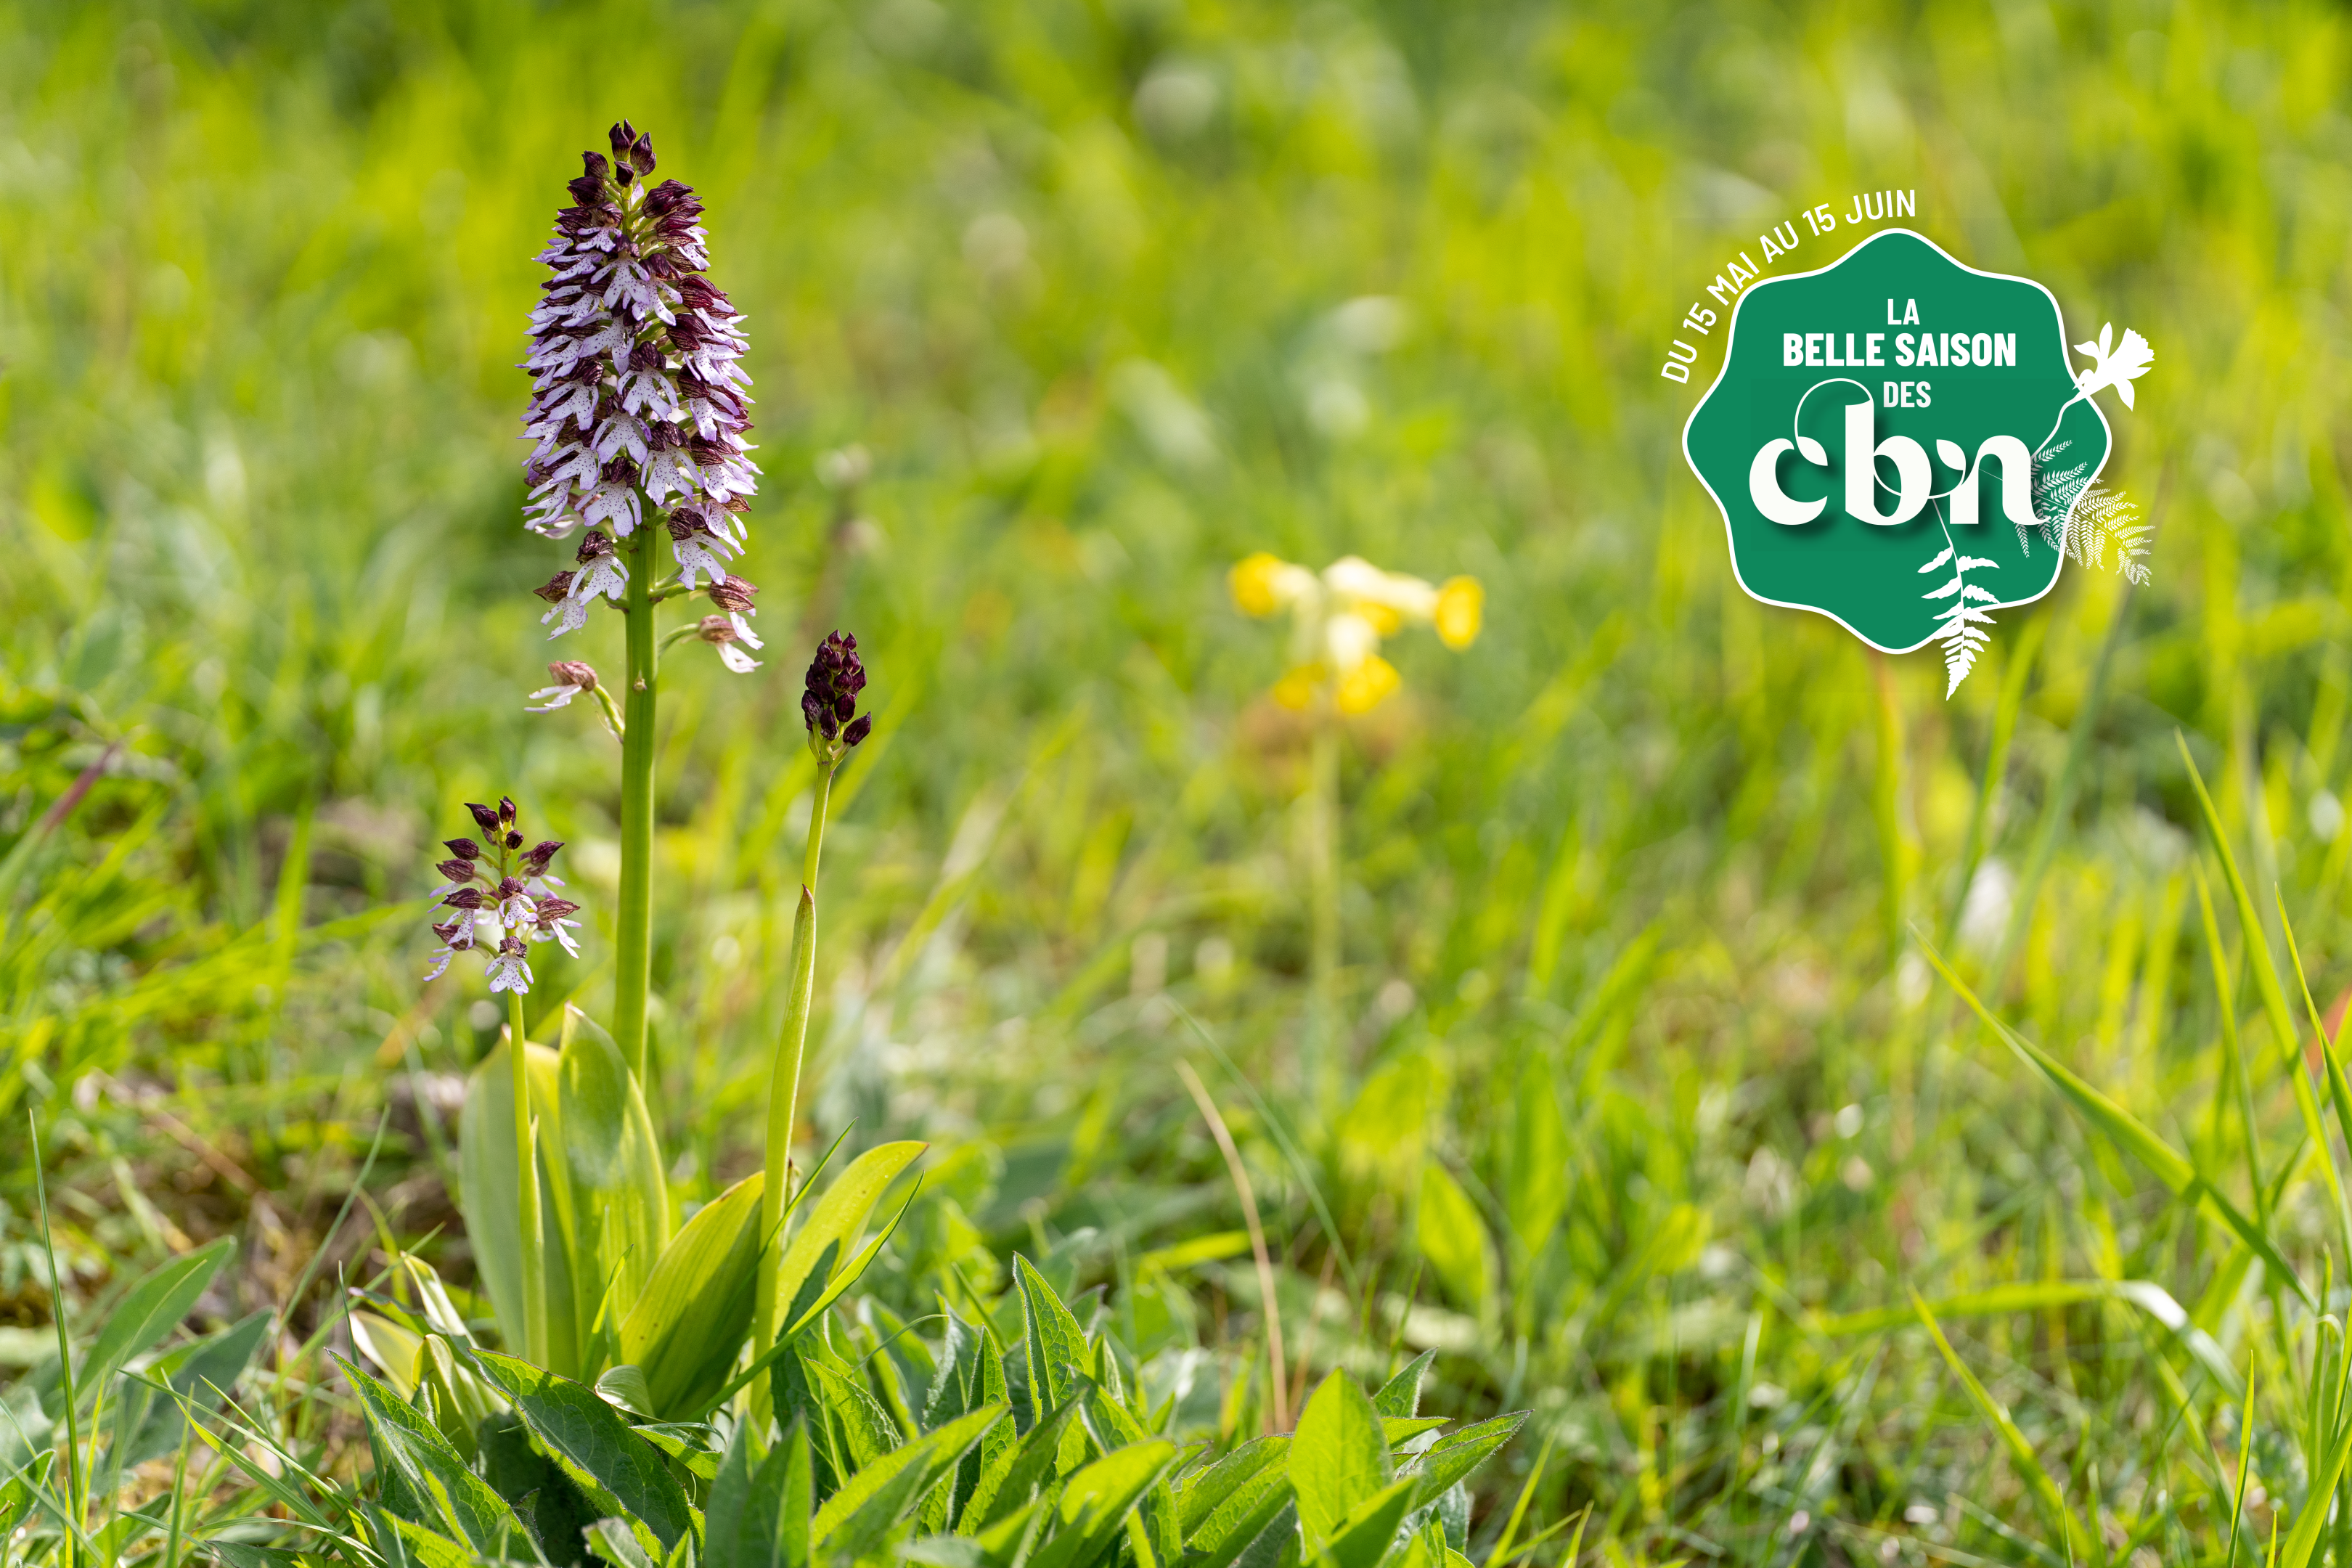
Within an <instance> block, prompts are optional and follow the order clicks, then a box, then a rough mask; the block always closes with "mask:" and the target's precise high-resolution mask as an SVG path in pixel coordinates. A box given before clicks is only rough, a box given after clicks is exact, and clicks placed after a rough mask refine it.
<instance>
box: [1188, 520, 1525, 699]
mask: <svg viewBox="0 0 2352 1568" xmlns="http://www.w3.org/2000/svg"><path fill="white" fill-rule="evenodd" d="M1229 581H1230V585H1231V587H1232V590H1233V595H1234V604H1235V605H1237V606H1239V608H1240V609H1241V610H1242V611H1243V613H1244V614H1245V615H1251V616H1271V615H1273V614H1275V613H1276V611H1278V610H1285V609H1286V610H1288V611H1290V612H1291V617H1292V619H1291V668H1290V669H1289V671H1288V672H1287V673H1286V674H1285V675H1284V676H1283V678H1282V679H1281V680H1280V681H1279V682H1277V683H1276V686H1275V689H1274V696H1275V700H1276V701H1277V702H1280V703H1281V704H1282V705H1283V706H1285V707H1286V708H1295V709H1302V710H1303V709H1307V708H1310V707H1313V706H1314V705H1315V704H1316V703H1317V701H1318V700H1328V701H1329V702H1330V703H1331V705H1332V706H1334V707H1336V708H1337V709H1338V710H1339V711H1340V712H1342V713H1351V714H1352V713H1369V712H1370V711H1371V710H1373V709H1374V708H1377V707H1378V706H1380V704H1381V701H1382V700H1385V699H1386V698H1387V697H1388V695H1389V693H1391V692H1392V691H1394V690H1395V689H1397V686H1398V684H1399V678H1398V675H1397V672H1396V667H1395V666H1393V665H1391V664H1390V663H1389V661H1388V660H1386V659H1384V658H1381V652H1380V649H1381V638H1382V637H1389V636H1392V635H1393V634H1395V633H1396V632H1398V631H1400V630H1402V628H1403V627H1404V626H1406V625H1407V624H1408V623H1412V624H1414V625H1422V626H1433V627H1435V628H1436V631H1437V636H1438V640H1440V641H1441V642H1443V643H1444V644H1445V646H1446V647H1450V648H1465V647H1469V646H1470V645H1471V643H1473V642H1475V641H1476V640H1477V637H1478V628H1479V626H1480V623H1481V621H1482V619H1483V617H1484V615H1485V610H1486V590H1485V589H1483V588H1481V587H1480V586H1479V585H1478V581H1477V579H1476V578H1475V577H1454V578H1449V579H1448V580H1447V581H1446V582H1444V584H1430V583H1426V582H1423V580H1422V579H1421V578H1419V577H1408V576H1406V575H1404V574H1402V573H1397V572H1383V571H1381V569H1380V568H1379V567H1377V566H1375V565H1373V564H1372V563H1370V562H1369V561H1366V560H1364V559H1363V558H1362V557H1361V556H1357V555H1345V556H1342V557H1340V558H1339V560H1337V561H1334V562H1333V563H1331V564H1330V565H1328V566H1327V567H1325V568H1324V569H1323V571H1322V572H1321V573H1320V574H1317V573H1314V572H1310V571H1308V570H1307V568H1306V567H1304V566H1297V565H1293V564H1292V563H1289V562H1287V561H1282V560H1279V559H1277V558H1276V557H1275V556H1272V555H1269V554H1266V553H1265V552H1259V553H1257V554H1255V555H1252V556H1251V557H1249V558H1248V559H1247V560H1245V561H1244V562H1242V563H1239V564H1238V565H1236V566H1235V567H1234V569H1233V573H1232V574H1231V577H1230V580H1229Z"/></svg>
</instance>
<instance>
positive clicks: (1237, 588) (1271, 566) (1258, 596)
mask: <svg viewBox="0 0 2352 1568" xmlns="http://www.w3.org/2000/svg"><path fill="white" fill-rule="evenodd" d="M1281 571H1282V563H1281V562H1280V561H1278V560H1276V559H1275V558H1274V557H1273V556H1271V555H1268V554H1267V553H1266V552H1265V551H1263V550H1261V551H1259V552H1257V553H1256V554H1255V555H1253V556H1251V557H1250V558H1249V559H1247V560H1246V561H1243V562H1241V563H1238V564H1236V565H1235V566H1234V569H1233V571H1232V572H1230V573H1229V574H1226V578H1225V581H1226V583H1227V584H1228V585H1229V586H1230V587H1231V588H1232V589H1233V592H1234V605H1236V606H1237V607H1238V608H1239V609H1240V610H1241V613H1242V614H1244V615H1245V616H1270V615H1272V614H1274V612H1275V611H1276V610H1278V609H1280V608H1281V607H1282V602H1281V601H1280V600H1279V599H1277V598H1276V597H1275V587H1274V584H1275V579H1276V576H1277V575H1279V574H1280V573H1281Z"/></svg>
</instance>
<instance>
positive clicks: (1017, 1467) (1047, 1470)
mask: <svg viewBox="0 0 2352 1568" xmlns="http://www.w3.org/2000/svg"><path fill="white" fill-rule="evenodd" d="M1077 1415H1078V1405H1077V1401H1076V1400H1068V1401H1066V1402H1065V1403H1064V1404H1063V1405H1062V1407H1061V1408H1060V1409H1058V1410H1056V1411H1055V1412H1054V1413H1053V1414H1052V1415H1048V1416H1046V1417H1045V1420H1043V1421H1041V1422H1039V1423H1038V1424H1037V1425H1036V1426H1032V1427H1030V1428H1029V1430H1028V1433H1027V1434H1026V1435H1025V1436H1023V1437H1022V1439H1021V1446H1020V1447H1017V1448H1013V1449H1009V1450H1006V1451H1005V1452H1004V1453H1003V1456H1002V1459H1001V1464H1000V1462H999V1461H997V1460H992V1461H991V1462H990V1464H989V1466H988V1467H987V1468H983V1469H982V1471H981V1476H980V1484H979V1486H977V1487H975V1488H974V1489H972V1494H971V1501H970V1502H969V1503H967V1504H965V1505H964V1512H965V1514H966V1516H967V1518H969V1517H971V1516H977V1517H978V1519H979V1521H980V1524H981V1527H982V1529H983V1530H984V1529H986V1528H987V1527H989V1526H990V1525H992V1524H997V1523H1000V1522H1002V1521H1004V1520H1005V1519H1007V1518H1010V1517H1011V1516H1012V1514H1013V1512H1014V1511H1015V1510H1018V1509H1020V1508H1022V1507H1024V1506H1025V1505H1026V1504H1027V1503H1028V1502H1029V1500H1031V1499H1032V1498H1033V1497H1034V1496H1035V1495H1036V1493H1037V1489H1038V1488H1039V1487H1041V1486H1043V1485H1045V1482H1046V1481H1047V1480H1048V1479H1051V1478H1052V1476H1053V1473H1054V1459H1055V1455H1056V1454H1057V1453H1059V1452H1060V1450H1061V1447H1062V1438H1063V1437H1064V1436H1066V1434H1067V1433H1068V1431H1069V1428H1070V1426H1071V1424H1072V1423H1073V1422H1075V1421H1076V1419H1077ZM966 1528H969V1526H967V1527H966Z"/></svg>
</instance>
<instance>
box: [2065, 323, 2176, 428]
mask: <svg viewBox="0 0 2352 1568" xmlns="http://www.w3.org/2000/svg"><path fill="white" fill-rule="evenodd" d="M2115 336H2116V324H2115V323H2114V322H2113V321H2109V322H2107V323H2106V324H2105V326H2102V327H2101V328H2100V329H2099V341H2098V342H2095V343H2076V344H2075V345H2074V352H2075V353H2078V354H2088V355H2090V356H2091V368H2090V369H2088V370H2086V371H2084V373H2083V374H2081V375H2079V376H2077V377H2076V378H2075V384H2076V386H2077V388H2078V392H2077V395H2079V396H2083V397H2088V396H2090V395H2092V394H2093V393H2095V392H2099V391H2101V390H2103V389H2105V388H2106V387H2110V386H2112V387H2114V388H2115V389H2116V392H2118V393H2120V394H2122V395H2123V400H2124V406H2125V407H2126V408H2129V407H2130V406H2131V405H2132V383H2133V382H2135V381H2137V380H2138V379H2139V378H2140V377H2141V376H2143V375H2146V374H2147V369H2148V366H2149V365H2151V364H2153V363H2156V350H2155V349H2154V348H2152V347H2150V346H2149V344H2148V341H2147V339H2146V338H2144V337H2141V336H2140V335H2139V333H2138V332H2137V331H2133V330H2132V329H2131V328H2129V327H2126V328H2125V329H2124V341H2123V342H2122V344H2121V345H2120V346H2117V345H2116V342H2115Z"/></svg>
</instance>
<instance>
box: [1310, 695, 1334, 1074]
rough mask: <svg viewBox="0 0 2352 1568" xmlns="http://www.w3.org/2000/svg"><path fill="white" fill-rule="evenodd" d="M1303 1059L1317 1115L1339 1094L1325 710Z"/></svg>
mask: <svg viewBox="0 0 2352 1568" xmlns="http://www.w3.org/2000/svg"><path fill="white" fill-rule="evenodd" d="M1307 900H1308V909H1307V916H1308V921H1309V924H1308V947H1307V981H1308V994H1307V1006H1308V1010H1309V1016H1308V1018H1307V1041H1308V1045H1307V1061H1306V1062H1305V1063H1304V1064H1302V1065H1303V1066H1304V1067H1305V1068H1306V1072H1305V1075H1304V1076H1305V1077H1306V1079H1307V1082H1306V1085H1305V1086H1304V1087H1305V1088H1306V1089H1307V1094H1308V1096H1309V1100H1310V1103H1312V1104H1313V1105H1314V1106H1315V1107H1316V1108H1317V1109H1318V1110H1329V1109H1330V1107H1329V1105H1328V1103H1327V1102H1328V1100H1330V1099H1331V1098H1332V1097H1333V1096H1335V1095H1336V1094H1337V1092H1338V1089H1339V1082H1338V1077H1339V1075H1338V1062H1337V1056H1338V1050H1339V1044H1338V1037H1339V717H1338V715H1337V714H1335V713H1333V712H1332V711H1331V710H1329V708H1328V706H1325V707H1323V708H1320V709H1318V711H1317V713H1316V715H1315V739H1314V750H1313V752H1312V755H1311V757H1310V759H1309V773H1308V777H1307Z"/></svg>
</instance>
